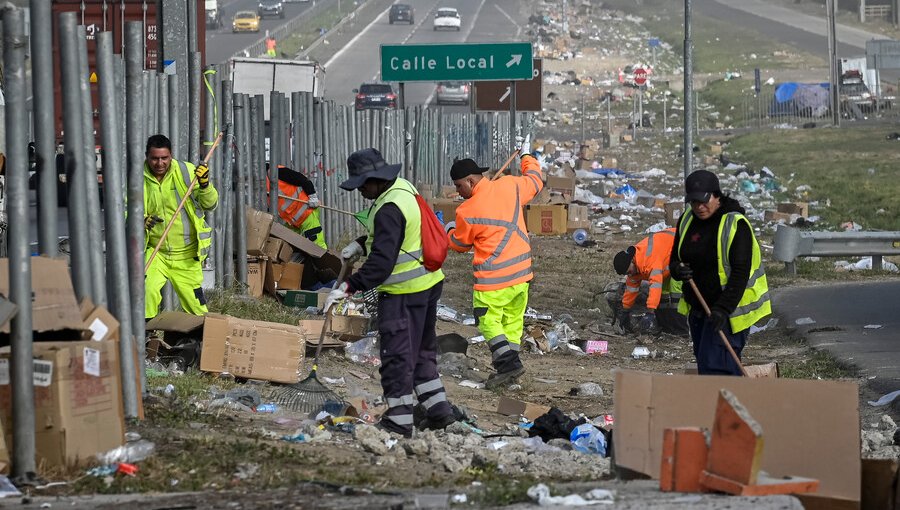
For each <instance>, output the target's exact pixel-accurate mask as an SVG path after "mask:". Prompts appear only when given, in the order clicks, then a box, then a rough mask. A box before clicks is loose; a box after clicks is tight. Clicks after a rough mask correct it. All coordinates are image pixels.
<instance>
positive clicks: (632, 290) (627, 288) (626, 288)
mask: <svg viewBox="0 0 900 510" xmlns="http://www.w3.org/2000/svg"><path fill="white" fill-rule="evenodd" d="M640 291H641V289H638V288H635V287H625V292H631V293H632V294H633V293H635V292H640Z"/></svg>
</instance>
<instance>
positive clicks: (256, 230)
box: [247, 207, 275, 255]
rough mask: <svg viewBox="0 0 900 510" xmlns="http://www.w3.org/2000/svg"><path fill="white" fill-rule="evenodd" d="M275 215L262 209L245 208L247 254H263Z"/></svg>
mask: <svg viewBox="0 0 900 510" xmlns="http://www.w3.org/2000/svg"><path fill="white" fill-rule="evenodd" d="M274 221H275V217H274V216H272V215H271V214H269V213H267V212H264V211H257V210H256V209H253V208H251V207H248V208H247V254H248V255H264V254H265V247H266V241H268V239H269V232H270V231H271V230H272V225H273V224H274Z"/></svg>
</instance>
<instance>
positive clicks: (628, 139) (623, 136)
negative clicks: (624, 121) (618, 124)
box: [619, 133, 634, 143]
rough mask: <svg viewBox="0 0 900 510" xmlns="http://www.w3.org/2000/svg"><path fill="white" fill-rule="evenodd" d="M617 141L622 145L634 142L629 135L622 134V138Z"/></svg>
mask: <svg viewBox="0 0 900 510" xmlns="http://www.w3.org/2000/svg"><path fill="white" fill-rule="evenodd" d="M619 141H620V142H622V143H629V142H632V141H634V138H632V137H631V134H626V133H622V136H621V137H619Z"/></svg>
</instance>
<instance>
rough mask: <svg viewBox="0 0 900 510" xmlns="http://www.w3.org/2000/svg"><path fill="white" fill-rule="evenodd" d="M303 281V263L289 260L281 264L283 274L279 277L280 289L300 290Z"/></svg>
mask: <svg viewBox="0 0 900 510" xmlns="http://www.w3.org/2000/svg"><path fill="white" fill-rule="evenodd" d="M302 281H303V264H300V263H297V262H287V263H285V264H283V265H282V266H281V276H280V277H279V278H278V287H277V288H278V290H298V289H300V282H302Z"/></svg>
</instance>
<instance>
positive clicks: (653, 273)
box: [650, 269, 665, 276]
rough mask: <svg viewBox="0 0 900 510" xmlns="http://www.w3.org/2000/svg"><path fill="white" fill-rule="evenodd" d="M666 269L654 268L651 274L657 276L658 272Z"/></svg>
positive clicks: (661, 272) (660, 272)
mask: <svg viewBox="0 0 900 510" xmlns="http://www.w3.org/2000/svg"><path fill="white" fill-rule="evenodd" d="M664 272H665V271H663V270H662V269H653V270H651V271H650V276H656V275H658V274H663V273H664Z"/></svg>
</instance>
